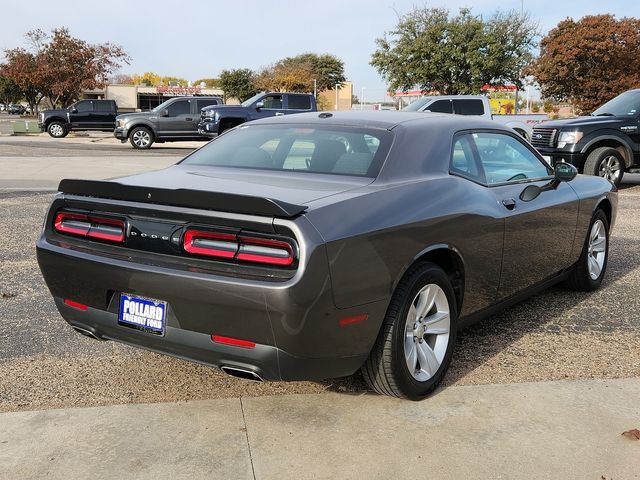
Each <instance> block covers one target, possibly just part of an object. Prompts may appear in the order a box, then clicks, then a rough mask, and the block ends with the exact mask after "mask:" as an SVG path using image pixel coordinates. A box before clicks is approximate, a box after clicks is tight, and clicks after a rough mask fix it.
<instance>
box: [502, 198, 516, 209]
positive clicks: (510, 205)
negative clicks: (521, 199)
mask: <svg viewBox="0 0 640 480" xmlns="http://www.w3.org/2000/svg"><path fill="white" fill-rule="evenodd" d="M502 205H504V207H505V208H506V209H507V210H513V209H514V208H516V199H515V198H505V199H504V200H502Z"/></svg>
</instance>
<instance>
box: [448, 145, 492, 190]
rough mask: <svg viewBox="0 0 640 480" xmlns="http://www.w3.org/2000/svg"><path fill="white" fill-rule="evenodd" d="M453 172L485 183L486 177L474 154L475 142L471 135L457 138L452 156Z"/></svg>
mask: <svg viewBox="0 0 640 480" xmlns="http://www.w3.org/2000/svg"><path fill="white" fill-rule="evenodd" d="M451 172H452V173H457V174H459V175H462V176H465V177H469V178H471V179H473V180H476V181H478V182H480V183H484V176H483V175H482V171H481V169H480V167H479V165H478V161H477V159H476V157H475V155H474V152H473V140H472V139H471V136H470V135H461V136H459V137H457V138H456V140H455V142H454V144H453V152H452V154H451Z"/></svg>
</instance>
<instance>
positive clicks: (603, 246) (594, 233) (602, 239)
mask: <svg viewBox="0 0 640 480" xmlns="http://www.w3.org/2000/svg"><path fill="white" fill-rule="evenodd" d="M606 256H607V232H606V230H605V226H604V223H602V220H596V221H595V222H594V223H593V225H592V227H591V232H589V247H588V251H587V268H588V270H589V276H590V277H591V279H592V280H596V279H598V277H600V274H601V273H602V269H603V268H604V262H605V260H606Z"/></svg>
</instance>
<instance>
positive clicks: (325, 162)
mask: <svg viewBox="0 0 640 480" xmlns="http://www.w3.org/2000/svg"><path fill="white" fill-rule="evenodd" d="M391 139H392V133H391V132H390V131H388V130H383V129H376V128H351V127H343V126H335V125H333V126H317V125H243V126H241V127H239V128H237V129H235V130H233V131H230V132H227V133H225V134H224V135H221V136H220V137H218V138H216V139H215V140H213V141H212V142H210V143H209V144H207V145H205V146H204V147H202V148H201V149H199V150H197V151H195V152H194V153H193V154H191V155H190V156H189V157H187V158H186V159H185V160H184V161H183V163H184V164H187V165H209V166H216V167H236V168H258V169H264V170H279V171H287V170H291V171H296V172H309V173H328V174H334V175H355V176H361V177H375V176H377V175H378V172H379V171H380V167H381V166H382V162H383V161H384V159H385V157H386V156H387V152H388V151H389V147H390V145H391Z"/></svg>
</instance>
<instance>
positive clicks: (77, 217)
mask: <svg viewBox="0 0 640 480" xmlns="http://www.w3.org/2000/svg"><path fill="white" fill-rule="evenodd" d="M53 228H54V229H55V230H56V231H57V232H60V233H67V234H69V235H75V236H79V237H86V238H93V239H97V240H105V241H108V242H115V243H122V242H124V232H125V225H124V221H122V220H118V219H115V218H107V217H101V216H97V215H91V214H85V213H74V212H58V213H57V214H56V217H55V220H54V222H53Z"/></svg>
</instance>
